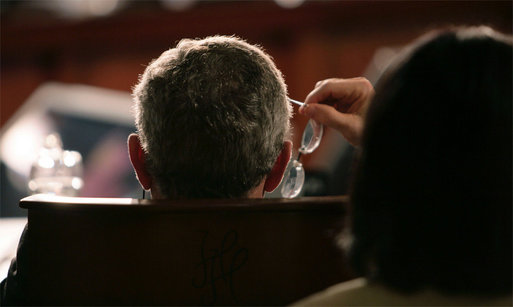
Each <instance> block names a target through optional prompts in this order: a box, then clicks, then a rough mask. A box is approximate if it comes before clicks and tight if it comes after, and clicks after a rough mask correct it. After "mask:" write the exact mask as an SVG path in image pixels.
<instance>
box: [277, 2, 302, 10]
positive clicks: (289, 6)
mask: <svg viewBox="0 0 513 307" xmlns="http://www.w3.org/2000/svg"><path fill="white" fill-rule="evenodd" d="M274 2H276V4H278V5H279V6H281V7H283V8H286V9H293V8H296V7H299V6H301V4H303V2H305V0H274Z"/></svg>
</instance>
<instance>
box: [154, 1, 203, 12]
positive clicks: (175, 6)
mask: <svg viewBox="0 0 513 307" xmlns="http://www.w3.org/2000/svg"><path fill="white" fill-rule="evenodd" d="M161 1H162V4H163V5H164V6H165V7H166V8H168V9H171V10H173V11H185V10H186V9H188V8H190V7H192V6H193V5H194V3H195V2H196V1H195V0H161Z"/></svg>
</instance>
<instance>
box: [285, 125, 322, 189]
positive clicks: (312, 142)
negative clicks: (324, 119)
mask: <svg viewBox="0 0 513 307" xmlns="http://www.w3.org/2000/svg"><path fill="white" fill-rule="evenodd" d="M323 132H324V129H323V126H322V124H319V123H317V122H316V121H314V120H313V119H310V120H309V121H308V123H307V125H306V127H305V130H304V131H303V138H302V139H301V147H300V148H299V153H300V154H299V156H298V159H296V160H293V161H292V162H291V163H290V164H289V166H288V171H287V172H286V175H285V178H284V179H283V185H282V187H281V195H282V197H285V198H294V197H296V196H298V195H299V193H300V192H301V189H302V188H303V184H304V182H305V169H304V168H303V165H302V164H301V162H299V161H298V160H299V157H300V155H301V154H309V153H312V152H313V151H314V150H315V149H317V147H319V144H320V143H321V138H322V134H323Z"/></svg>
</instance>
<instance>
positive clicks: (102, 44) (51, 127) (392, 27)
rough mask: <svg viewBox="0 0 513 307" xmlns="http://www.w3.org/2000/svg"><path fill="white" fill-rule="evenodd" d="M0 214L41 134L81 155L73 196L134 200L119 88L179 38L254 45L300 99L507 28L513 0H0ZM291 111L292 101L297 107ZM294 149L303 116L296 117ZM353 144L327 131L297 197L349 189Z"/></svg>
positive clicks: (126, 104)
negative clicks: (434, 46)
mask: <svg viewBox="0 0 513 307" xmlns="http://www.w3.org/2000/svg"><path fill="white" fill-rule="evenodd" d="M0 5H1V66H0V72H1V78H0V86H1V96H0V99H1V100H0V129H1V137H2V139H1V141H0V146H1V148H0V154H1V156H0V160H1V166H0V167H1V168H0V171H1V174H0V180H1V182H0V216H1V217H6V216H23V215H24V214H25V213H24V211H22V210H21V209H19V208H18V200H19V199H20V198H22V197H24V196H27V195H28V194H29V190H28V188H27V182H28V179H29V173H30V166H31V163H32V162H31V161H33V160H34V159H35V158H37V152H38V148H39V147H40V146H41V144H42V140H43V139H44V137H45V135H47V134H49V133H52V132H57V133H59V135H60V137H61V139H62V146H63V148H64V149H69V150H74V151H78V152H80V153H81V155H82V163H83V179H84V182H83V187H82V188H81V190H80V193H79V195H81V196H99V197H140V193H141V190H140V188H139V187H138V184H137V182H136V181H135V176H134V174H133V172H132V171H131V168H130V164H129V162H128V157H127V154H126V145H125V144H126V137H127V135H128V134H129V133H130V132H132V131H134V127H133V124H132V118H131V115H130V107H131V100H130V95H129V92H130V91H131V88H132V86H133V85H134V84H135V83H136V81H137V78H138V75H139V74H141V73H142V72H143V70H144V68H145V65H146V64H147V63H148V62H149V61H150V60H151V59H153V58H156V57H158V56H159V55H160V54H161V53H162V52H163V51H164V50H166V49H168V48H170V47H173V46H174V45H175V44H176V42H177V41H178V40H179V39H181V38H185V37H188V38H195V37H204V36H208V35H214V34H227V35H237V36H240V37H242V38H245V39H247V40H248V41H249V42H250V43H255V44H259V45H261V46H263V47H264V48H265V49H266V51H267V52H268V53H269V54H271V55H272V57H273V58H274V60H275V62H276V64H277V66H278V68H279V69H280V70H281V71H282V72H283V73H284V75H285V80H286V83H287V84H288V89H289V96H290V97H291V98H294V99H297V100H304V98H305V97H306V95H307V94H308V92H309V91H310V90H311V89H312V88H313V86H314V85H315V83H316V82H317V81H319V80H322V79H325V78H329V77H343V78H349V77H355V76H362V75H363V76H366V77H367V78H369V79H370V80H371V81H375V80H376V78H377V77H378V76H379V74H380V72H381V71H382V70H383V68H384V67H385V66H386V64H387V62H388V60H389V59H390V57H392V56H393V55H394V54H395V53H396V52H397V51H398V50H399V49H400V48H401V47H403V46H404V45H405V44H407V43H408V42H410V41H411V40H412V39H414V38H415V37H417V36H418V35H420V34H422V33H424V32H426V31H428V30H431V29H436V28H440V27H445V26H450V25H480V24H485V25H489V26H492V27H493V28H495V29H497V30H499V31H502V32H506V33H511V32H512V2H511V1H398V2H390V1H314V0H311V1H308V0H274V1H273V0H268V1H199V0H144V1H142V0H141V1H138V0H38V1H9V0H2V1H0ZM295 110H297V108H296V107H295ZM293 124H294V143H295V148H296V150H297V147H298V145H299V143H300V137H301V134H302V131H303V128H304V126H305V125H306V119H305V118H302V117H301V116H296V117H295V118H294V122H293ZM352 152H353V149H352V148H351V147H350V146H349V145H348V144H347V143H345V141H344V140H343V139H342V138H340V137H339V136H338V135H337V134H335V133H333V131H329V130H328V131H326V133H325V136H324V138H323V141H322V143H321V147H320V148H319V149H318V150H317V151H315V152H314V153H313V154H312V155H308V156H304V157H303V158H302V161H303V162H304V164H305V167H306V169H307V184H306V186H305V195H327V194H341V193H345V192H346V190H347V185H348V184H347V182H348V178H350V173H351V161H352Z"/></svg>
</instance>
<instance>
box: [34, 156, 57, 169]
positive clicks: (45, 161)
mask: <svg viewBox="0 0 513 307" xmlns="http://www.w3.org/2000/svg"><path fill="white" fill-rule="evenodd" d="M37 164H38V165H39V166H41V167H42V168H53V167H54V166H55V162H54V161H53V159H52V158H51V157H50V156H48V155H42V156H40V157H39V159H38V160H37Z"/></svg>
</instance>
